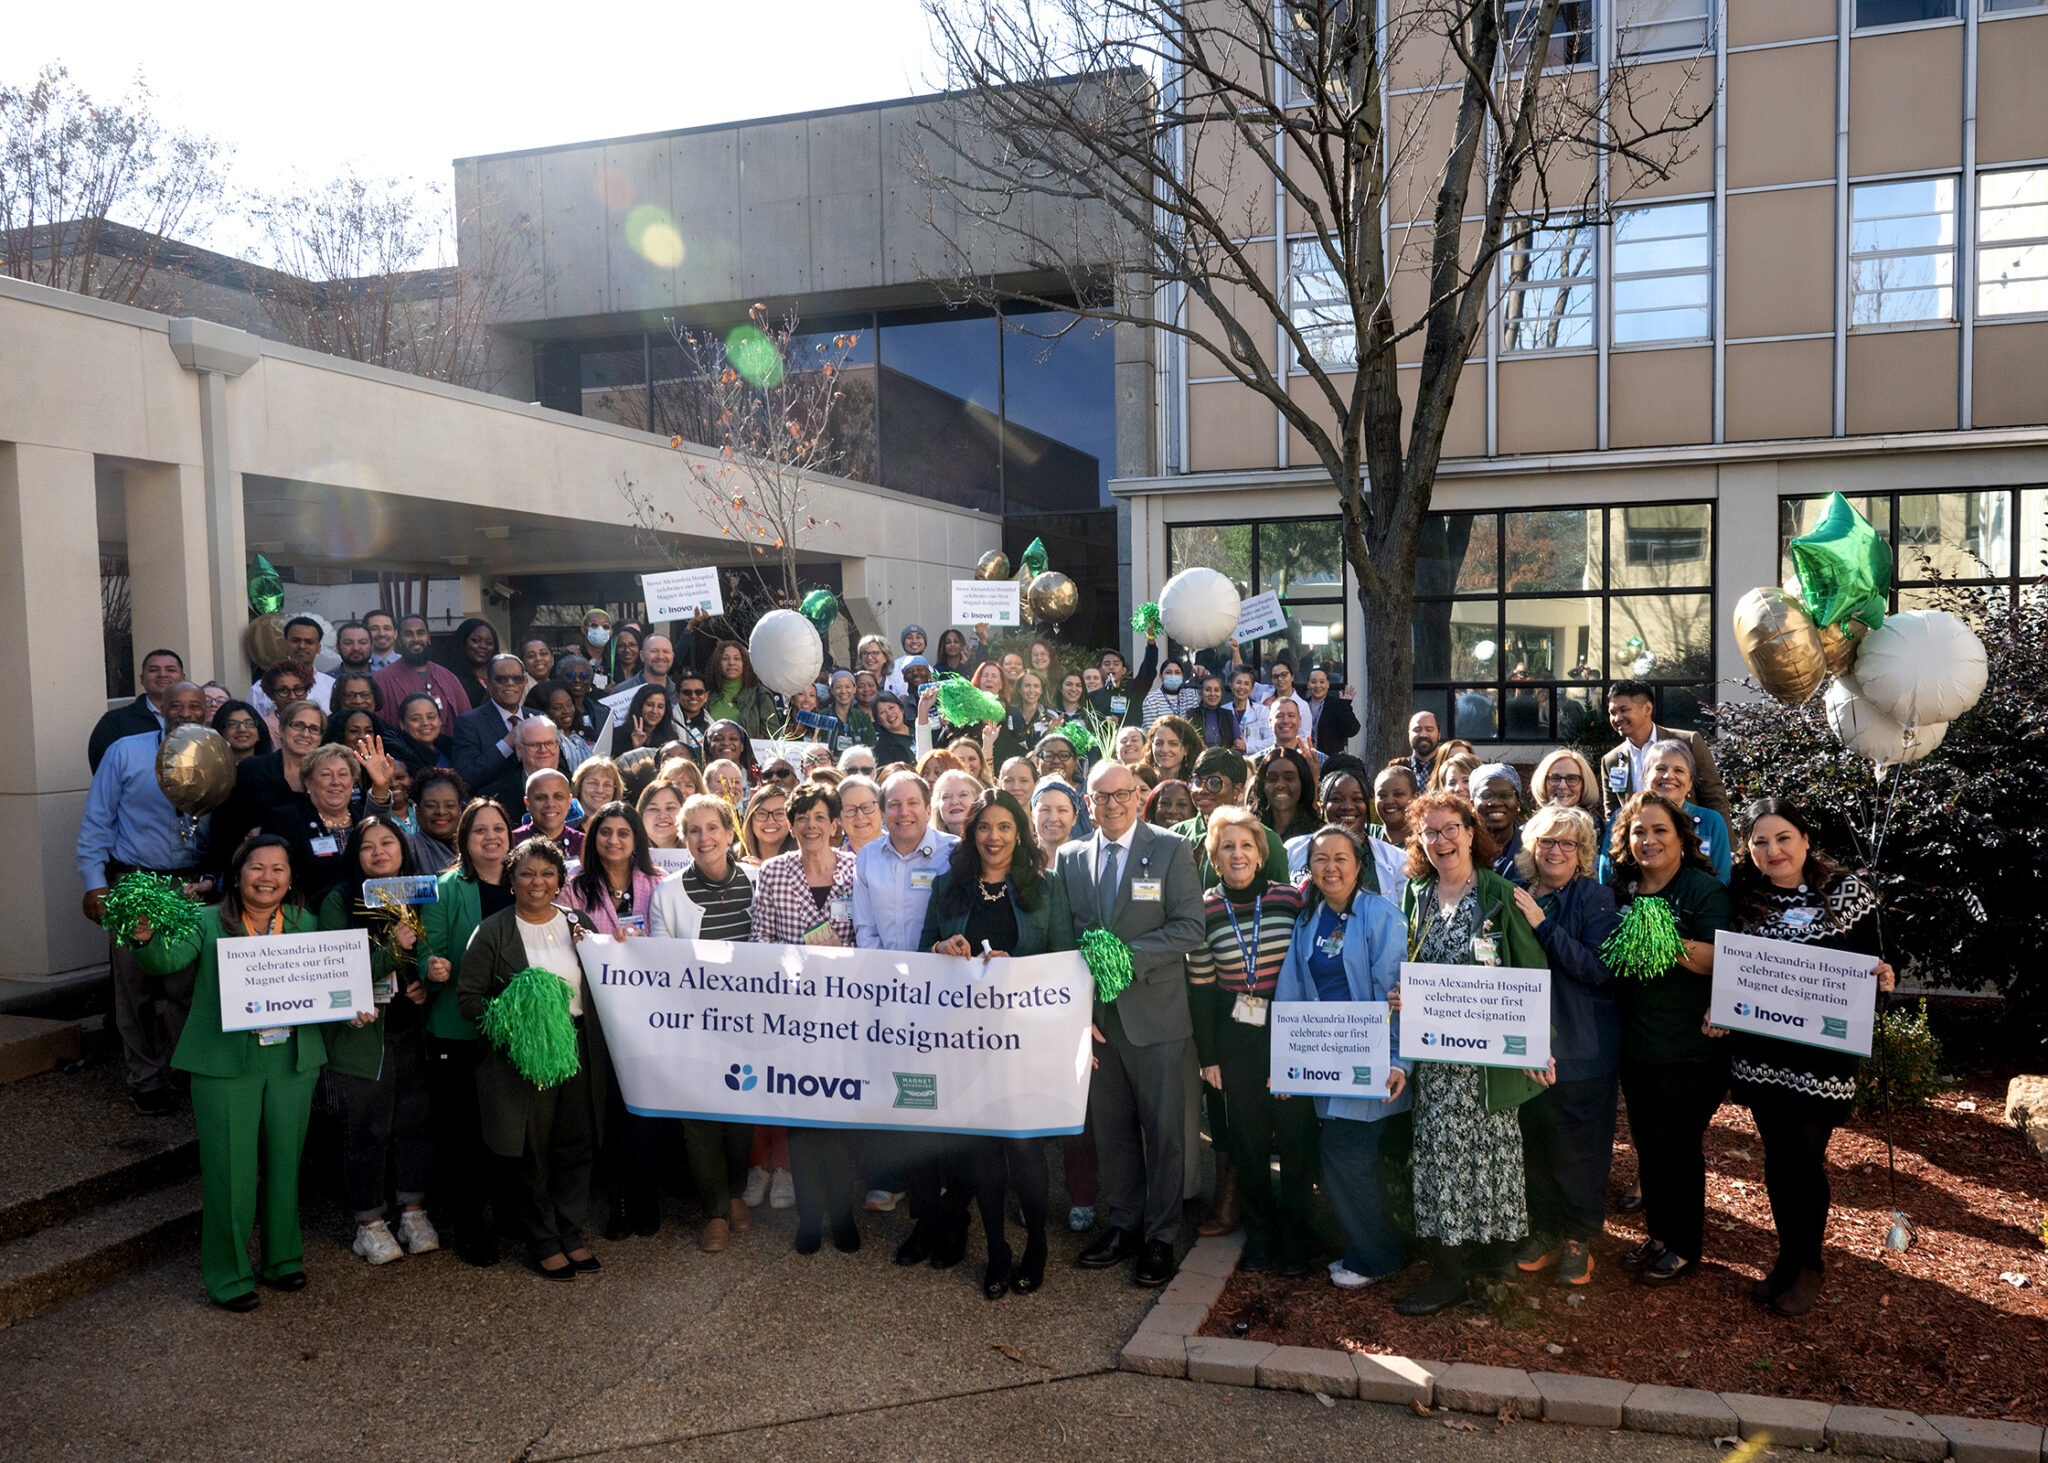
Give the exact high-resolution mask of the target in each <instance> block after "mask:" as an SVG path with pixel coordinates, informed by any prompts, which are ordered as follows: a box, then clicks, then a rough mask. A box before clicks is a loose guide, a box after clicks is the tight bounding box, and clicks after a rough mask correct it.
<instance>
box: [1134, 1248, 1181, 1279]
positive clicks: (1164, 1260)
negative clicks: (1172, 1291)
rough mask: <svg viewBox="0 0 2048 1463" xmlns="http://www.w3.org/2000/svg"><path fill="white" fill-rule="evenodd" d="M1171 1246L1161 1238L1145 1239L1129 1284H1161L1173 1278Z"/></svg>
mask: <svg viewBox="0 0 2048 1463" xmlns="http://www.w3.org/2000/svg"><path fill="white" fill-rule="evenodd" d="M1173 1269H1174V1266H1173V1246H1172V1245H1170V1244H1168V1243H1167V1242H1166V1241H1165V1240H1163V1239H1154V1240H1147V1241H1145V1246H1144V1249H1143V1250H1142V1251H1140V1252H1139V1255H1138V1267H1137V1268H1136V1269H1135V1270H1133V1271H1132V1272H1131V1284H1133V1285H1144V1286H1152V1287H1156V1286H1161V1285H1164V1284H1166V1282H1167V1281H1169V1280H1171V1279H1173Z"/></svg>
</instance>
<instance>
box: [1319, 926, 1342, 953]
mask: <svg viewBox="0 0 2048 1463" xmlns="http://www.w3.org/2000/svg"><path fill="white" fill-rule="evenodd" d="M1316 949H1318V950H1320V951H1321V952H1322V953H1323V957H1324V958H1325V959H1327V960H1341V959H1342V958H1343V957H1344V936H1343V934H1342V933H1341V932H1339V933H1337V934H1334V935H1325V936H1323V937H1322V938H1321V939H1320V940H1318V941H1316Z"/></svg>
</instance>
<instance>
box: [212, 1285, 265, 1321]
mask: <svg viewBox="0 0 2048 1463" xmlns="http://www.w3.org/2000/svg"><path fill="white" fill-rule="evenodd" d="M214 1304H215V1305H217V1306H219V1307H220V1308H221V1309H222V1310H224V1311H233V1312H235V1313H236V1314H237V1315H246V1314H247V1313H248V1312H250V1311H253V1310H255V1309H256V1307H258V1306H260V1305H262V1304H263V1297H261V1296H260V1295H258V1294H257V1293H256V1292H255V1291H253V1290H245V1291H243V1292H242V1293H241V1294H240V1295H235V1296H230V1297H228V1298H227V1299H226V1300H217V1301H215V1302H214Z"/></svg>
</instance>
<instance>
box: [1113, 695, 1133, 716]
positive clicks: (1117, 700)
mask: <svg viewBox="0 0 2048 1463" xmlns="http://www.w3.org/2000/svg"><path fill="white" fill-rule="evenodd" d="M1130 709H1131V702H1130V698H1129V697H1127V696H1112V697H1110V698H1109V714H1110V715H1111V716H1122V715H1123V714H1124V713H1125V712H1126V711H1129V710H1130Z"/></svg>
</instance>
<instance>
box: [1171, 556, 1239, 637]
mask: <svg viewBox="0 0 2048 1463" xmlns="http://www.w3.org/2000/svg"><path fill="white" fill-rule="evenodd" d="M1242 608H1243V601H1242V600H1240V599H1239V598H1238V594H1237V586H1236V585H1235V584H1232V583H1231V582H1230V581H1229V580H1228V579H1227V578H1225V577H1224V576H1223V575H1221V574H1218V573H1217V572H1216V571H1215V570H1214V569H1199V568H1197V569H1183V570H1181V571H1180V573H1178V574H1176V575H1174V576H1173V578H1171V579H1169V580H1167V581H1166V587H1165V588H1164V589H1162V590H1160V591H1159V622H1160V624H1162V625H1164V626H1165V627H1166V633H1167V634H1168V635H1171V636H1172V637H1173V638H1174V639H1175V640H1178V641H1179V642H1180V643H1181V644H1183V645H1185V646H1187V647H1188V648H1189V649H1190V650H1207V649H1209V648H1210V647H1211V646H1213V645H1221V644H1222V643H1223V642H1224V641H1226V640H1228V639H1229V638H1230V633H1231V631H1233V630H1235V629H1236V628H1237V620H1238V615H1239V613H1240V612H1241V610H1242Z"/></svg>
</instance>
